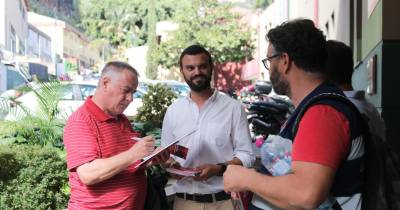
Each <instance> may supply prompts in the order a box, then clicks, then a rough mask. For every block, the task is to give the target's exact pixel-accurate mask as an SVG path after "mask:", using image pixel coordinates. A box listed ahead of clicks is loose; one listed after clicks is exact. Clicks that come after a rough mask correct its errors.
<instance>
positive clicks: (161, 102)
mask: <svg viewBox="0 0 400 210" xmlns="http://www.w3.org/2000/svg"><path fill="white" fill-rule="evenodd" d="M176 97H177V96H176V95H175V93H174V92H173V91H172V90H171V89H170V88H167V87H164V86H163V85H162V84H156V85H150V86H149V90H148V92H147V94H145V95H144V96H143V106H142V107H140V108H139V110H138V113H137V115H136V119H135V120H136V121H137V122H143V123H144V125H143V129H144V132H145V133H147V132H148V131H150V130H153V129H154V128H161V126H162V120H163V118H164V115H165V112H166V111H167V108H168V106H169V105H171V103H172V102H173V101H174V100H175V99H176Z"/></svg>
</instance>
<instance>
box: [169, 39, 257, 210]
mask: <svg viewBox="0 0 400 210" xmlns="http://www.w3.org/2000/svg"><path fill="white" fill-rule="evenodd" d="M179 65H180V71H181V73H182V75H183V77H184V79H185V81H186V83H187V84H188V85H189V87H190V89H191V91H190V94H188V96H186V97H184V98H180V99H178V100H177V101H175V102H174V103H173V104H172V105H171V106H170V107H169V108H168V110H167V112H166V114H165V117H164V121H163V127H162V136H161V142H162V146H166V145H168V144H169V143H171V142H173V141H174V140H175V139H178V138H181V137H182V136H185V135H187V134H189V133H191V132H193V131H195V132H193V133H191V134H190V135H187V136H186V137H184V138H183V139H182V140H180V141H179V143H178V144H179V145H182V146H185V147H187V148H189V152H188V155H187V157H186V159H185V160H184V159H181V158H179V157H174V158H173V159H170V161H168V163H167V167H176V168H180V167H183V168H195V169H197V170H199V174H198V175H197V176H195V177H190V178H188V177H186V178H183V179H182V177H177V178H178V181H177V182H176V184H175V185H174V186H173V189H174V191H175V192H176V196H175V201H174V210H185V209H191V210H197V209H198V210H200V209H201V210H204V209H207V210H214V209H215V210H217V209H219V210H233V209H234V207H233V204H232V201H231V198H230V195H229V194H227V193H225V192H224V191H223V183H222V175H223V173H224V172H225V169H226V166H227V165H229V164H236V165H243V166H245V167H250V166H252V164H253V163H254V160H255V156H254V154H253V150H252V146H251V139H250V132H249V127H248V124H247V119H246V113H245V111H244V109H243V107H242V106H241V103H240V102H239V101H236V100H234V99H232V98H230V97H228V96H227V95H225V94H221V93H219V92H218V90H215V89H213V88H211V78H212V72H213V63H212V58H211V55H210V53H209V52H208V51H207V50H206V49H204V48H203V47H202V46H200V45H191V46H189V47H187V48H186V49H185V50H184V51H183V52H182V54H181V56H180V59H179Z"/></svg>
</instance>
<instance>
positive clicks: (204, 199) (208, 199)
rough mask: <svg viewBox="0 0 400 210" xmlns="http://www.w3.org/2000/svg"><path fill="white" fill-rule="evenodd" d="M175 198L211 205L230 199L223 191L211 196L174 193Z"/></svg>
mask: <svg viewBox="0 0 400 210" xmlns="http://www.w3.org/2000/svg"><path fill="white" fill-rule="evenodd" d="M176 196H177V197H179V198H183V199H185V200H191V201H196V202H199V203H213V202H216V201H224V200H228V199H230V198H231V196H230V195H229V194H227V193H225V192H224V191H221V192H218V193H212V194H188V193H176Z"/></svg>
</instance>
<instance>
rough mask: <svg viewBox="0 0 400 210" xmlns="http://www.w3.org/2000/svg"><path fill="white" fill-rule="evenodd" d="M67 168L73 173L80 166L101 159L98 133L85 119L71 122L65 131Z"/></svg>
mask: <svg viewBox="0 0 400 210" xmlns="http://www.w3.org/2000/svg"><path fill="white" fill-rule="evenodd" d="M64 145H65V148H66V151H67V167H68V170H70V171H73V170H75V169H76V168H77V167H78V166H80V165H83V164H85V163H88V162H90V161H92V160H95V159H97V158H99V151H98V142H97V136H96V132H95V131H93V130H92V129H91V127H90V125H89V122H86V121H85V120H83V119H76V118H75V119H72V120H69V121H68V123H67V125H66V126H65V129H64Z"/></svg>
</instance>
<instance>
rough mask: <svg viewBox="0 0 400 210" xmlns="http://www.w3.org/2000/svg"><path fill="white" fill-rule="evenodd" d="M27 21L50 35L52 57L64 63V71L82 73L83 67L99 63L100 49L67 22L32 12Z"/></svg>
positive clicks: (88, 67) (87, 67)
mask: <svg viewBox="0 0 400 210" xmlns="http://www.w3.org/2000/svg"><path fill="white" fill-rule="evenodd" d="M28 21H29V23H30V24H32V25H33V26H35V27H36V28H38V29H39V30H40V31H43V32H44V33H45V34H46V35H47V36H49V37H51V40H52V43H51V51H52V53H53V55H52V57H53V59H54V60H56V61H57V63H60V62H61V63H64V68H65V69H64V71H65V72H64V73H69V74H84V71H85V69H90V68H96V66H97V65H100V64H101V62H102V59H101V50H100V49H98V48H95V47H93V46H92V45H91V40H90V39H89V38H88V37H86V36H85V35H84V34H83V33H82V32H80V31H79V30H78V29H76V28H74V27H73V26H71V25H69V24H68V23H66V22H64V21H61V20H58V19H55V18H51V17H47V16H43V15H39V14H36V13H33V12H29V13H28ZM57 71H59V69H57Z"/></svg>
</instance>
